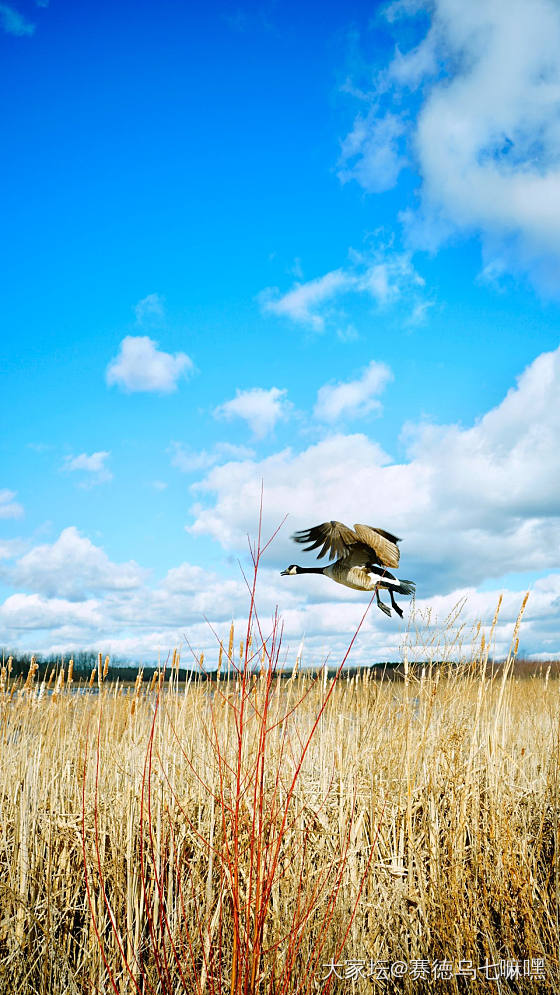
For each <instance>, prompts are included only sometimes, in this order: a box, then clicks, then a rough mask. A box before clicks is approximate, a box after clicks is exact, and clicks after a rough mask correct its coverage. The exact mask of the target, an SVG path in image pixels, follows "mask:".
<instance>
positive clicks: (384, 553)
mask: <svg viewBox="0 0 560 995" xmlns="http://www.w3.org/2000/svg"><path fill="white" fill-rule="evenodd" d="M354 532H355V534H356V536H357V538H358V539H359V540H360V542H362V543H363V544H364V546H369V548H370V549H373V551H374V553H375V554H376V555H377V556H378V558H379V561H380V562H381V563H382V564H383V566H385V567H398V565H399V559H400V555H401V551H400V549H399V547H398V546H397V543H398V542H400V539H399V538H398V537H397V536H394V535H393V534H392V533H391V532H386V531H385V529H376V528H374V527H373V525H355V526H354Z"/></svg>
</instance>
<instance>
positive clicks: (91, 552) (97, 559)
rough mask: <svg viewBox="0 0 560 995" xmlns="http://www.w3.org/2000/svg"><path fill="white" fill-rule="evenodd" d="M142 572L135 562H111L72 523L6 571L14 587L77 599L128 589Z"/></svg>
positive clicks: (134, 583) (139, 580)
mask: <svg viewBox="0 0 560 995" xmlns="http://www.w3.org/2000/svg"><path fill="white" fill-rule="evenodd" d="M144 575H145V571H144V570H142V569H141V568H140V567H139V566H138V564H137V563H134V562H130V563H120V564H114V563H111V561H110V560H109V557H108V556H107V554H106V553H105V552H104V551H103V550H102V549H100V548H99V547H97V546H95V545H94V544H93V543H92V542H91V541H90V540H89V539H87V538H86V537H85V536H82V535H80V533H79V532H78V530H77V529H76V528H74V526H70V527H69V528H66V529H64V530H63V531H62V532H61V533H60V536H59V537H58V539H57V540H56V542H54V543H45V544H43V545H40V546H35V547H34V548H33V549H31V550H29V552H28V553H25V555H24V556H22V557H21V558H20V559H19V560H18V561H17V563H16V565H15V566H14V568H13V569H12V571H11V572H10V575H9V576H10V579H11V581H12V583H13V584H14V586H16V587H19V588H24V589H25V590H28V591H32V592H34V593H37V592H39V593H40V594H45V595H47V596H48V597H55V596H58V597H63V598H69V599H70V600H80V599H83V598H84V597H86V596H88V595H90V594H92V593H97V592H99V591H130V590H134V589H135V588H137V587H139V585H140V584H141V582H142V580H143V578H144Z"/></svg>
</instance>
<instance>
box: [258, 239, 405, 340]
mask: <svg viewBox="0 0 560 995" xmlns="http://www.w3.org/2000/svg"><path fill="white" fill-rule="evenodd" d="M423 286H424V280H423V278H422V277H421V276H420V274H419V273H418V272H417V271H416V270H415V268H414V266H413V265H412V261H411V257H410V254H409V253H408V252H395V251H394V250H392V249H390V248H388V247H379V248H378V249H376V250H375V251H374V252H372V253H369V254H365V253H360V252H356V251H354V250H351V251H350V252H349V265H348V266H347V267H346V268H342V269H338V270H333V271H332V272H330V273H326V274H325V275H324V276H321V277H317V278H316V279H315V280H309V281H308V282H307V283H296V285H295V287H293V288H292V289H291V290H289V291H288V292H287V293H285V294H282V295H281V294H279V291H278V290H277V289H271V288H269V289H268V290H266V291H264V293H263V294H262V295H261V302H262V307H263V309H264V311H266V312H270V313H272V314H276V315H278V316H280V317H285V318H289V319H290V320H292V321H294V322H296V323H299V324H302V325H306V326H308V327H309V328H312V329H313V331H315V332H322V331H324V329H325V327H326V325H327V323H330V324H334V323H336V324H337V325H340V322H341V319H343V317H344V316H343V315H341V314H340V313H339V311H338V310H337V308H336V306H335V302H336V301H337V300H338V299H339V298H342V297H344V295H348V294H354V295H362V296H365V297H366V298H369V299H370V300H373V301H374V302H375V304H376V305H377V306H378V307H380V308H385V307H388V306H390V305H392V304H395V303H396V302H397V301H399V300H400V299H401V298H403V297H404V296H406V298H407V299H410V301H411V304H412V307H418V305H419V303H420V301H419V297H418V295H419V292H420V290H421V288H422V287H423ZM339 334H340V336H341V337H342V338H346V337H352V336H347V335H346V333H345V332H344V331H340V328H339Z"/></svg>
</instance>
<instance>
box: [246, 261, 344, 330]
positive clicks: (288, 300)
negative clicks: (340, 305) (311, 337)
mask: <svg viewBox="0 0 560 995" xmlns="http://www.w3.org/2000/svg"><path fill="white" fill-rule="evenodd" d="M355 282H356V278H355V276H353V275H352V274H351V273H347V272H345V271H344V270H341V269H338V270H333V271H332V272H331V273H325V275H324V276H320V277H317V278H316V279H315V280H309V281H308V282H307V283H296V285H295V287H293V289H292V290H289V291H288V293H287V294H283V295H280V296H278V291H277V290H276V291H274V290H271V289H269V290H267V291H265V292H264V294H263V295H262V301H263V309H264V310H265V311H270V312H271V313H272V314H277V315H280V316H281V317H288V318H291V319H292V321H297V322H300V323H301V324H303V325H309V326H310V327H311V328H312V329H313V330H314V331H316V332H322V331H323V329H324V326H325V320H324V318H323V316H322V315H321V314H318V313H317V309H318V308H319V307H321V306H322V305H324V304H325V302H326V301H329V300H332V298H333V297H337V296H338V295H339V294H341V293H345V292H346V291H348V290H349V289H351V288H352V287H353V286H354V285H355Z"/></svg>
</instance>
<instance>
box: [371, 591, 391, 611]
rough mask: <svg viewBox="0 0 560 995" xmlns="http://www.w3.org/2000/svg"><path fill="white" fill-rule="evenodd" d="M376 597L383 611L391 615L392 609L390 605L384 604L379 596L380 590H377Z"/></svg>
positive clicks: (378, 605)
mask: <svg viewBox="0 0 560 995" xmlns="http://www.w3.org/2000/svg"><path fill="white" fill-rule="evenodd" d="M375 598H376V601H377V607H378V608H381V611H382V612H385V614H386V615H389V616H390V615H391V609H390V608H389V605H384V604H383V602H382V600H381V598H380V597H379V590H377V591H376V592H375Z"/></svg>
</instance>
